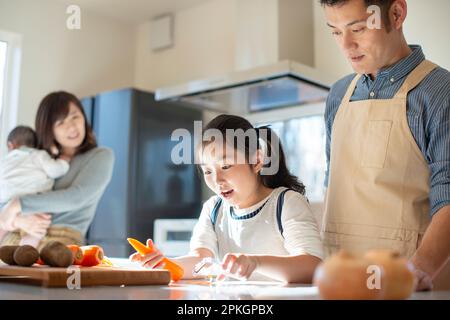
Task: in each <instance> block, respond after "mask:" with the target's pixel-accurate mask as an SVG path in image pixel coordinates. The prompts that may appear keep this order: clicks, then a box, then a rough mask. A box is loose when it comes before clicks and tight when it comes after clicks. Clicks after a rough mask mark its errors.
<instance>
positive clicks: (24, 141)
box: [8, 126, 37, 148]
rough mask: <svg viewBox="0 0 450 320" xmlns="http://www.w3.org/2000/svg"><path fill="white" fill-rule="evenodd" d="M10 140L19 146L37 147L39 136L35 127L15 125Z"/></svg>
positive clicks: (9, 136)
mask: <svg viewBox="0 0 450 320" xmlns="http://www.w3.org/2000/svg"><path fill="white" fill-rule="evenodd" d="M8 142H11V143H13V144H15V145H17V146H27V147H30V148H36V146H37V137H36V132H34V130H33V129H31V128H30V127H26V126H18V127H15V128H14V129H13V130H12V131H11V132H10V133H9V135H8Z"/></svg>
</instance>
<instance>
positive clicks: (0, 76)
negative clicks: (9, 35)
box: [0, 41, 8, 115]
mask: <svg viewBox="0 0 450 320" xmlns="http://www.w3.org/2000/svg"><path fill="white" fill-rule="evenodd" d="M7 47H8V44H7V43H6V42H4V41H0V115H1V114H2V110H3V90H4V83H5V68H6V49H7Z"/></svg>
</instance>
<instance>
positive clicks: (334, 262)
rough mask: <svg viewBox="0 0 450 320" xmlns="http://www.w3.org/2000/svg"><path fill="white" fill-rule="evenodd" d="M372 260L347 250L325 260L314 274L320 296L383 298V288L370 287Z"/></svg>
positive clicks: (341, 298)
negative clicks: (368, 280)
mask: <svg viewBox="0 0 450 320" xmlns="http://www.w3.org/2000/svg"><path fill="white" fill-rule="evenodd" d="M369 266H370V262H369V261H368V260H367V259H364V258H363V257H360V256H357V255H352V254H350V253H348V252H346V251H340V252H338V253H337V254H335V255H333V256H331V257H329V258H328V259H327V260H325V261H324V262H323V263H322V264H321V265H320V266H319V267H318V268H317V269H316V272H315V274H314V280H313V283H314V285H316V286H317V287H318V288H319V293H320V296H321V297H322V298H323V299H327V300H376V299H382V297H383V294H382V290H381V289H376V288H374V289H369V288H368V286H367V279H368V278H369V276H370V275H371V274H370V273H368V272H367V270H368V269H367V268H368V267H369Z"/></svg>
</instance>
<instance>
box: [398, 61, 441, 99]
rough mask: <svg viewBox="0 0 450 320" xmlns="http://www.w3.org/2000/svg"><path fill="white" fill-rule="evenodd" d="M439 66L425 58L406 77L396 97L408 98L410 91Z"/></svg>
mask: <svg viewBox="0 0 450 320" xmlns="http://www.w3.org/2000/svg"><path fill="white" fill-rule="evenodd" d="M436 67H437V65H436V64H434V63H432V62H430V61H428V60H424V61H422V62H421V63H420V64H419V65H418V66H417V67H416V68H415V69H414V70H413V71H412V72H411V73H410V74H409V75H408V77H407V78H406V80H405V82H404V83H403V85H402V86H401V87H400V89H399V90H398V91H397V93H396V95H395V97H394V99H406V96H407V95H408V92H409V91H411V90H412V89H414V88H415V87H416V86H417V85H418V84H419V83H421V82H422V80H423V79H425V77H426V76H427V75H428V74H430V72H431V71H433V70H434V69H435V68H436Z"/></svg>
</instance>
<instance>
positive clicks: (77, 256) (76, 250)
mask: <svg viewBox="0 0 450 320" xmlns="http://www.w3.org/2000/svg"><path fill="white" fill-rule="evenodd" d="M67 248H69V249H70V251H72V255H73V264H74V265H81V262H83V251H82V250H81V248H80V246H77V245H76V244H69V245H68V246H67Z"/></svg>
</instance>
